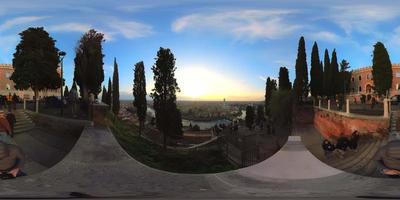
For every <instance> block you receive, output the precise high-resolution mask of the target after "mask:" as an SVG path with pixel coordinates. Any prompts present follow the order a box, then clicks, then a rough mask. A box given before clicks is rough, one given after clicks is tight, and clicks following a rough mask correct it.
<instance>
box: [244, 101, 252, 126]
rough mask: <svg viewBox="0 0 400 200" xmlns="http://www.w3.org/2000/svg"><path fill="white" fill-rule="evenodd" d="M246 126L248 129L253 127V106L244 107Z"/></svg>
mask: <svg viewBox="0 0 400 200" xmlns="http://www.w3.org/2000/svg"><path fill="white" fill-rule="evenodd" d="M245 121H246V126H247V128H249V130H252V129H253V124H254V108H253V106H247V107H246V119H245Z"/></svg>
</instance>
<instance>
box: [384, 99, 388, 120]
mask: <svg viewBox="0 0 400 200" xmlns="http://www.w3.org/2000/svg"><path fill="white" fill-rule="evenodd" d="M383 117H389V101H388V99H387V98H385V99H383Z"/></svg>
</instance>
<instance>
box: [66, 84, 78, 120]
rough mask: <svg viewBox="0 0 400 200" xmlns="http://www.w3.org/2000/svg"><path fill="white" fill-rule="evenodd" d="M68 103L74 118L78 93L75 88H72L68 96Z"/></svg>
mask: <svg viewBox="0 0 400 200" xmlns="http://www.w3.org/2000/svg"><path fill="white" fill-rule="evenodd" d="M68 100H69V103H70V104H71V109H72V116H74V117H76V103H77V101H78V92H77V91H76V88H75V87H72V88H71V90H70V91H69V96H68Z"/></svg>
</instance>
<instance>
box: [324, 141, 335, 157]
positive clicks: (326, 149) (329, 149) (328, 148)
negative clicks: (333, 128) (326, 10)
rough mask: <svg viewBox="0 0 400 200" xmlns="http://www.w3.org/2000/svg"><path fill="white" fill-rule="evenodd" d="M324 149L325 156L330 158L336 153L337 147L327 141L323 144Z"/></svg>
mask: <svg viewBox="0 0 400 200" xmlns="http://www.w3.org/2000/svg"><path fill="white" fill-rule="evenodd" d="M322 149H323V150H324V153H325V156H329V155H331V153H332V152H333V151H335V145H333V144H332V143H331V142H330V141H329V140H327V139H325V140H324V141H323V142H322Z"/></svg>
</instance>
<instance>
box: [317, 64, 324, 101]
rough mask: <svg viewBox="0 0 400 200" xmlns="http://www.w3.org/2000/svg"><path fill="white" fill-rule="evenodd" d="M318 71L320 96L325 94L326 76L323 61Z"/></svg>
mask: <svg viewBox="0 0 400 200" xmlns="http://www.w3.org/2000/svg"><path fill="white" fill-rule="evenodd" d="M318 72H320V73H319V74H320V75H319V79H318V83H319V86H318V95H319V96H320V97H322V96H324V81H325V80H324V77H325V75H324V74H325V72H324V64H322V61H320V62H319V67H318Z"/></svg>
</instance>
